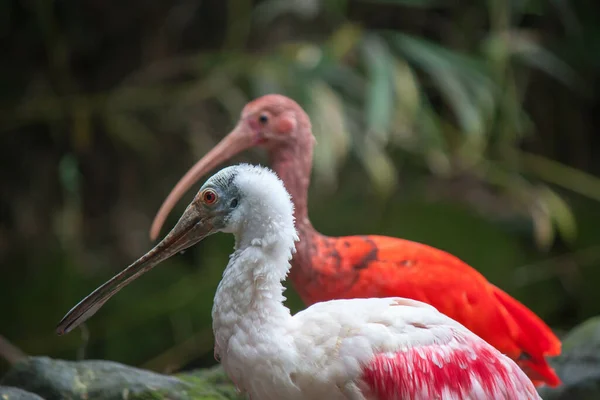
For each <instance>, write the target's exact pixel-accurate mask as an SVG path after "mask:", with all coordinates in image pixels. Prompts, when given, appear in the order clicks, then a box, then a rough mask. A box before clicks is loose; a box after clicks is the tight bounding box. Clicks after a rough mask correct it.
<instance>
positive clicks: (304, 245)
mask: <svg viewBox="0 0 600 400" xmlns="http://www.w3.org/2000/svg"><path fill="white" fill-rule="evenodd" d="M257 145H262V146H265V147H266V148H267V149H268V152H269V156H270V158H271V164H272V166H273V169H274V170H275V172H277V174H278V175H279V176H280V177H281V179H282V180H283V182H284V183H285V186H286V189H287V190H288V191H289V192H290V194H291V195H292V200H293V201H294V204H295V215H296V224H297V229H298V234H299V236H300V242H299V243H298V244H297V246H296V248H297V253H296V254H295V255H294V257H293V259H292V270H291V274H290V278H291V280H292V282H293V283H294V288H295V289H296V290H297V291H298V293H299V294H300V297H302V299H303V301H304V303H305V304H307V305H310V304H314V303H317V302H320V301H327V300H334V299H352V298H369V297H390V296H400V297H406V298H410V299H414V300H419V301H422V302H425V303H428V304H431V305H433V306H434V307H436V308H437V309H438V310H440V311H441V312H442V313H444V314H446V315H448V316H449V317H451V318H453V319H455V320H457V321H458V322H460V323H461V324H463V325H464V326H466V327H467V328H468V329H470V330H471V331H473V332H474V333H476V334H477V335H479V336H480V337H482V338H483V339H485V340H486V341H487V342H488V343H490V344H492V345H493V346H495V347H496V348H497V349H498V350H500V351H501V352H503V353H504V354H506V355H508V356H509V357H511V358H512V359H513V360H516V361H517V363H518V364H519V365H520V366H521V368H523V370H524V371H525V372H526V373H527V374H528V375H529V377H531V378H532V379H533V380H534V382H535V383H536V384H541V383H542V382H545V383H547V384H549V385H551V386H557V385H558V384H560V380H559V378H558V376H556V374H555V372H554V370H553V369H552V368H551V367H550V366H549V365H548V363H547V361H546V359H545V356H555V355H558V354H560V351H561V344H560V341H559V340H558V338H557V337H556V336H555V335H554V333H552V331H551V330H550V328H549V327H548V326H547V325H546V324H545V323H544V322H543V321H542V320H541V319H540V318H539V317H537V316H536V315H535V314H534V313H533V312H532V311H530V310H529V309H528V308H527V307H525V306H524V305H523V304H521V303H519V302H518V301H517V300H515V299H514V298H512V297H511V296H509V295H508V294H507V293H505V292H504V291H502V290H501V289H499V288H497V287H496V286H494V285H493V284H491V283H490V282H488V281H487V280H486V279H485V277H484V276H483V275H481V274H480V273H479V272H477V271H476V270H475V269H473V268H471V267H470V266H469V265H467V264H466V263H464V262H463V261H461V260H459V259H458V258H456V257H454V256H453V255H451V254H448V253H446V252H444V251H441V250H438V249H435V248H433V247H430V246H427V245H424V244H421V243H415V242H412V241H409V240H404V239H397V238H391V237H385V236H375V235H368V236H345V237H328V236H324V235H322V234H320V233H319V232H317V231H316V230H315V229H314V228H313V226H312V224H311V223H310V220H309V219H308V212H307V203H308V185H309V180H310V170H311V167H312V152H313V145H314V137H313V134H312V131H311V125H310V120H309V118H308V116H307V115H306V113H305V112H304V111H303V110H302V108H301V107H300V106H299V105H298V104H297V103H296V102H294V101H293V100H291V99H289V98H287V97H284V96H280V95H267V96H264V97H261V98H259V99H257V100H255V101H253V102H251V103H249V104H248V105H247V106H246V107H245V108H244V110H243V111H242V115H241V119H240V121H239V123H238V124H237V126H236V127H235V129H234V130H233V131H232V132H231V133H230V134H229V135H227V136H226V137H225V138H224V139H223V140H222V141H221V142H220V143H219V144H218V145H217V146H216V147H215V148H214V149H212V150H211V151H210V152H209V153H208V154H206V156H204V158H202V159H201V160H200V161H198V163H197V164H196V165H194V166H193V167H192V169H190V171H189V172H188V173H187V174H186V175H185V176H184V177H183V178H182V179H181V180H180V181H179V183H177V185H176V186H175V188H174V189H173V191H172V192H171V193H170V194H169V196H168V197H167V199H166V200H165V202H164V203H163V205H162V206H161V209H160V211H159V212H158V214H157V215H156V217H155V219H154V223H153V224H152V230H151V234H150V236H151V238H152V239H155V238H156V237H157V236H158V232H159V230H160V228H161V226H162V224H163V223H164V221H165V218H166V217H167V215H168V213H169V212H170V210H171V209H172V208H173V206H174V205H175V203H176V202H177V201H178V200H179V199H180V198H181V196H182V195H183V194H184V193H185V192H186V191H187V190H188V189H189V188H190V187H191V186H192V185H193V184H194V183H195V182H196V181H197V180H198V179H200V178H201V177H202V176H203V175H204V174H206V173H207V172H208V171H210V170H211V169H212V168H215V167H216V166H218V165H219V164H221V163H222V162H224V161H226V160H228V159H229V158H231V157H232V156H234V155H235V154H237V153H239V152H241V151H243V150H244V149H247V148H249V147H253V146H257Z"/></svg>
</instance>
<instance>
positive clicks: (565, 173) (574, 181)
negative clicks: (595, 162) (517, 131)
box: [519, 152, 600, 201]
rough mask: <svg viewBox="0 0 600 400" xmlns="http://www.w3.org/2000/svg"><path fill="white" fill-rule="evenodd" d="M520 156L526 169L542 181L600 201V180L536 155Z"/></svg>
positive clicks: (526, 154) (522, 154) (523, 153)
mask: <svg viewBox="0 0 600 400" xmlns="http://www.w3.org/2000/svg"><path fill="white" fill-rule="evenodd" d="M519 156H520V158H521V161H522V164H523V167H524V169H526V170H528V171H529V172H531V173H534V174H536V175H537V176H538V177H540V178H541V179H543V180H545V181H547V182H550V183H553V184H555V185H558V186H562V187H563V188H566V189H569V190H571V191H573V192H575V193H579V194H581V195H583V196H586V197H589V198H591V199H594V200H596V201H600V178H597V177H595V176H593V175H591V174H588V173H585V172H583V171H581V170H578V169H576V168H573V167H569V166H567V165H564V164H561V163H559V162H558V161H554V160H550V159H548V158H545V157H542V156H538V155H536V154H531V153H527V152H521V153H519Z"/></svg>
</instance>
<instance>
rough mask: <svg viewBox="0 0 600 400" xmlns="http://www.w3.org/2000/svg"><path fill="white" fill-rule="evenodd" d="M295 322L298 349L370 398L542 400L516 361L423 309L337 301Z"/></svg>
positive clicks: (399, 301) (396, 302)
mask: <svg viewBox="0 0 600 400" xmlns="http://www.w3.org/2000/svg"><path fill="white" fill-rule="evenodd" d="M442 295H443V294H442ZM294 320H295V322H296V324H294V329H295V330H296V332H295V335H294V336H295V337H296V338H297V339H296V340H297V345H298V348H299V349H300V351H303V352H305V353H306V354H307V355H308V356H309V357H307V359H310V360H312V361H316V363H317V366H318V367H319V368H321V370H322V376H325V377H326V378H327V379H329V380H331V381H333V382H336V383H337V384H338V385H339V386H340V387H343V386H347V384H348V382H353V383H354V384H355V385H354V387H356V388H357V390H360V392H361V394H362V395H363V396H364V397H365V398H366V399H372V400H400V399H406V398H410V399H517V398H518V399H539V395H538V394H537V392H536V390H535V387H534V386H533V384H532V382H531V381H530V380H529V378H527V376H526V375H525V373H523V371H521V369H519V367H518V366H517V365H516V364H515V363H514V362H513V361H512V360H510V359H509V358H508V357H506V356H504V355H502V354H501V353H500V352H499V351H497V350H496V349H495V348H494V347H492V346H490V345H489V344H488V343H486V342H485V341H483V340H482V339H481V338H479V337H478V336H476V335H475V334H473V333H471V332H470V331H468V330H467V329H466V328H464V327H463V326H462V325H460V324H459V323H457V322H456V321H454V320H452V319H450V318H448V317H446V316H445V315H443V314H441V313H439V312H438V311H437V310H436V309H435V308H434V307H432V306H430V305H427V304H425V303H421V302H418V301H414V300H409V299H403V298H386V299H353V300H336V301H330V302H324V303H318V304H315V305H314V306H312V307H310V308H308V309H306V310H304V311H302V312H300V313H298V314H296V316H295V317H294ZM312 365H313V366H314V363H312Z"/></svg>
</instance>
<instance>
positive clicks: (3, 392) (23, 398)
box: [0, 386, 44, 400]
mask: <svg viewBox="0 0 600 400" xmlns="http://www.w3.org/2000/svg"><path fill="white" fill-rule="evenodd" d="M0 399H1V400H44V399H42V398H41V397H40V396H38V395H37V394H34V393H30V392H26V391H25V390H22V389H19V388H16V387H10V386H0Z"/></svg>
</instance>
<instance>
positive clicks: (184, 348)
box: [140, 329, 213, 373]
mask: <svg viewBox="0 0 600 400" xmlns="http://www.w3.org/2000/svg"><path fill="white" fill-rule="evenodd" d="M212 346H213V334H212V329H204V330H201V331H200V332H197V333H195V334H194V335H192V336H190V337H189V338H188V339H186V340H184V341H183V342H181V343H178V344H176V345H175V346H173V347H171V348H170V349H167V350H166V351H164V352H162V353H161V354H159V355H157V356H156V357H154V358H152V359H151V360H148V361H146V362H145V363H143V364H142V365H141V366H140V367H141V368H143V369H149V370H152V371H158V372H163V373H171V372H173V371H177V370H179V369H180V368H181V367H182V366H183V365H185V364H186V363H188V362H189V361H191V360H192V359H194V358H195V357H197V356H198V355H201V354H204V353H206V352H208V351H210V350H211V349H212ZM161 369H162V370H161ZM165 369H166V370H165Z"/></svg>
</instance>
